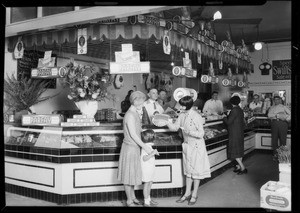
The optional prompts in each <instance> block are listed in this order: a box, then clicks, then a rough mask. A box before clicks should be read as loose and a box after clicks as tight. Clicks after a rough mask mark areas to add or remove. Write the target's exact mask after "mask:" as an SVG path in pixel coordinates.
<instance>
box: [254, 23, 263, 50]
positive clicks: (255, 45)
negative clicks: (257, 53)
mask: <svg viewBox="0 0 300 213" xmlns="http://www.w3.org/2000/svg"><path fill="white" fill-rule="evenodd" d="M256 27H257V34H256V42H254V43H253V45H254V49H255V50H261V48H262V42H260V41H259V39H258V38H259V25H257V26H256Z"/></svg>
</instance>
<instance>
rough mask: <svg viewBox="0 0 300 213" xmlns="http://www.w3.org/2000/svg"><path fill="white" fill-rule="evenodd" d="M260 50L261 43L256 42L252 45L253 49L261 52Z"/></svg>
mask: <svg viewBox="0 0 300 213" xmlns="http://www.w3.org/2000/svg"><path fill="white" fill-rule="evenodd" d="M261 48H262V43H261V42H256V43H255V44H254V49H256V50H261Z"/></svg>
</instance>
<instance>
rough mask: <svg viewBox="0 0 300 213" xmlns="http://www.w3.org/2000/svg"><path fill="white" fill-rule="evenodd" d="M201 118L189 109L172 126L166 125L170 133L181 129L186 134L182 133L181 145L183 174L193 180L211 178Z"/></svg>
mask: <svg viewBox="0 0 300 213" xmlns="http://www.w3.org/2000/svg"><path fill="white" fill-rule="evenodd" d="M203 123H204V122H203V118H202V117H201V115H200V114H199V113H198V112H197V111H195V110H193V109H191V110H189V111H187V112H185V113H181V114H180V115H179V117H178V119H177V120H176V122H175V123H174V124H168V127H169V129H170V130H171V131H177V130H178V129H179V128H180V127H183V128H184V129H185V130H186V131H188V134H186V133H185V132H184V131H182V134H183V139H184V142H183V144H182V158H183V170H184V171H183V172H184V175H186V176H187V177H191V178H193V179H204V178H209V177H211V174H210V163H209V159H208V155H207V151H206V146H205V142H204V139H203V136H204V129H203Z"/></svg>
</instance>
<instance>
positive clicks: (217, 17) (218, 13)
mask: <svg viewBox="0 0 300 213" xmlns="http://www.w3.org/2000/svg"><path fill="white" fill-rule="evenodd" d="M221 18H222V14H221V12H220V11H217V12H215V14H214V20H216V19H221Z"/></svg>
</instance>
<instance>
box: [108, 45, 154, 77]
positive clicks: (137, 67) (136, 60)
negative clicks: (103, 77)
mask: <svg viewBox="0 0 300 213" xmlns="http://www.w3.org/2000/svg"><path fill="white" fill-rule="evenodd" d="M115 56H116V62H110V63H109V64H110V71H109V72H110V74H129V73H149V72H150V62H149V61H143V62H140V56H139V51H132V44H122V52H115Z"/></svg>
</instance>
